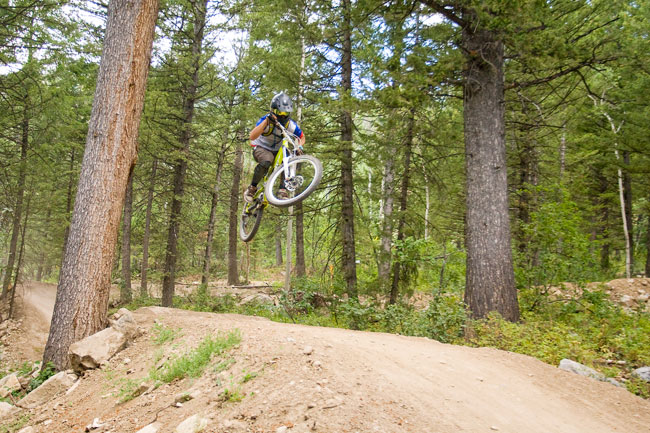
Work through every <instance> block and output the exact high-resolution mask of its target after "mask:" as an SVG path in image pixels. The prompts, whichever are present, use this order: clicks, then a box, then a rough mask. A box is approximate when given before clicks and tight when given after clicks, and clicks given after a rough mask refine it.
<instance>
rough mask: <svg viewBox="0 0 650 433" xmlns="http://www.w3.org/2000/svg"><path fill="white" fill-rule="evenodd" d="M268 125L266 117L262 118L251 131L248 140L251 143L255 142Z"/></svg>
mask: <svg viewBox="0 0 650 433" xmlns="http://www.w3.org/2000/svg"><path fill="white" fill-rule="evenodd" d="M268 125H269V119H268V117H264V119H262V120H261V121H260V122H259V123H258V124H257V125H256V126H255V128H253V130H252V131H251V135H250V139H251V141H253V140H257V138H258V137H259V136H260V135H262V132H264V129H265V128H266V127H267V126H268Z"/></svg>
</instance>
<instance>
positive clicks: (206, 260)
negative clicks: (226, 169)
mask: <svg viewBox="0 0 650 433" xmlns="http://www.w3.org/2000/svg"><path fill="white" fill-rule="evenodd" d="M225 152H226V150H225V149H223V150H222V151H221V154H220V155H219V160H218V161H217V178H216V180H215V183H214V188H213V189H212V203H211V205H210V219H209V221H208V238H207V239H206V241H205V254H204V255H203V275H202V276H201V284H208V279H209V277H210V260H211V256H212V240H213V239H214V226H215V223H216V221H217V203H218V202H219V188H220V187H221V169H222V168H223V160H224V159H225Z"/></svg>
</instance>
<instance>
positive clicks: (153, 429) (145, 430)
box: [136, 422, 162, 433]
mask: <svg viewBox="0 0 650 433" xmlns="http://www.w3.org/2000/svg"><path fill="white" fill-rule="evenodd" d="M160 427H162V424H161V423H159V422H154V423H151V424H149V425H148V426H146V427H142V428H141V429H140V430H138V431H137V432H136V433H158V430H160Z"/></svg>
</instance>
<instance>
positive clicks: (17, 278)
mask: <svg viewBox="0 0 650 433" xmlns="http://www.w3.org/2000/svg"><path fill="white" fill-rule="evenodd" d="M30 201H31V197H28V198H27V205H26V206H25V220H24V221H23V229H22V234H21V235H20V252H19V253H18V264H17V265H16V275H14V283H13V285H12V288H11V302H10V303H9V318H10V319H11V318H12V317H13V315H14V302H15V301H16V288H17V287H18V282H19V281H20V270H21V269H22V265H23V255H24V253H25V233H26V232H27V220H28V219H29V203H30Z"/></svg>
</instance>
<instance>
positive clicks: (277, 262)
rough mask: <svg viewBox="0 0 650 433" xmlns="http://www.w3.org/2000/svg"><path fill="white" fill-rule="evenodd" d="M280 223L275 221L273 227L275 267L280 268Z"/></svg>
mask: <svg viewBox="0 0 650 433" xmlns="http://www.w3.org/2000/svg"><path fill="white" fill-rule="evenodd" d="M283 228H284V227H283V226H282V222H281V221H280V220H278V221H277V223H276V226H275V266H282V263H283V261H282V232H283V231H284V230H282V229H283Z"/></svg>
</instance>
